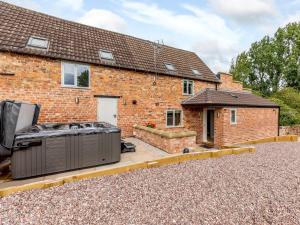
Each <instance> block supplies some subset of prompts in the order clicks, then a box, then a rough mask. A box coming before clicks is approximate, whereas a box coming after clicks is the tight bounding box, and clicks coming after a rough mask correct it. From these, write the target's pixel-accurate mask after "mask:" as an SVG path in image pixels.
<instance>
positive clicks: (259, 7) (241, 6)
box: [209, 0, 278, 23]
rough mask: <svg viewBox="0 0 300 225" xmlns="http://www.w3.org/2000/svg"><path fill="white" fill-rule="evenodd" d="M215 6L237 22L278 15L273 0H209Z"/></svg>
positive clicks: (259, 20) (265, 18)
mask: <svg viewBox="0 0 300 225" xmlns="http://www.w3.org/2000/svg"><path fill="white" fill-rule="evenodd" d="M209 2H210V3H211V5H212V6H213V8H214V9H215V10H216V11H217V12H219V13H220V14H223V15H225V16H228V17H230V18H232V19H234V20H235V21H237V22H241V23H243V22H245V23H257V22H262V21H264V20H268V19H269V18H270V17H274V16H276V15H277V13H278V12H277V9H276V6H275V3H274V1H273V0H251V1H245V0H226V1H225V0H209Z"/></svg>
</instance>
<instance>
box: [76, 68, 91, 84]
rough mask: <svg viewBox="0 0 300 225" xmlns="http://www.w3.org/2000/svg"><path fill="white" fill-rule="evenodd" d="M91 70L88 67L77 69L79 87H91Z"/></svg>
mask: <svg viewBox="0 0 300 225" xmlns="http://www.w3.org/2000/svg"><path fill="white" fill-rule="evenodd" d="M89 76H90V74H89V68H88V67H87V66H80V65H79V66H78V67H77V86H78V87H89Z"/></svg>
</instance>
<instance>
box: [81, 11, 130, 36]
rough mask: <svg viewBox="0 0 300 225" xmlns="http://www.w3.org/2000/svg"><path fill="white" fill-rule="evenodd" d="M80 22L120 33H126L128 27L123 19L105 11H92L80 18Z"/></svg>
mask: <svg viewBox="0 0 300 225" xmlns="http://www.w3.org/2000/svg"><path fill="white" fill-rule="evenodd" d="M78 22H80V23H83V24H86V25H90V26H94V27H99V28H103V29H107V30H111V31H118V32H122V31H124V30H125V29H126V27H127V24H126V21H125V20H124V19H123V18H122V17H120V16H119V15H117V14H115V13H113V12H111V11H109V10H104V9H91V10H89V11H87V12H86V13H85V14H84V15H83V16H82V17H80V18H79V20H78Z"/></svg>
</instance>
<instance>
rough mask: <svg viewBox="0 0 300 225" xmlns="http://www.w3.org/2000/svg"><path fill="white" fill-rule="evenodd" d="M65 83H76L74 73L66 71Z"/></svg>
mask: <svg viewBox="0 0 300 225" xmlns="http://www.w3.org/2000/svg"><path fill="white" fill-rule="evenodd" d="M64 85H75V79H74V74H70V73H65V75H64Z"/></svg>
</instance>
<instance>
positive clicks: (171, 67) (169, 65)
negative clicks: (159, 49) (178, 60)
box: [165, 63, 176, 70]
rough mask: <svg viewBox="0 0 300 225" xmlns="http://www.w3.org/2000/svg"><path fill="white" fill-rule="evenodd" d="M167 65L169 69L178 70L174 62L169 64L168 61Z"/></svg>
mask: <svg viewBox="0 0 300 225" xmlns="http://www.w3.org/2000/svg"><path fill="white" fill-rule="evenodd" d="M165 66H166V68H167V69H168V70H176V69H175V66H174V65H173V64H168V63H166V64H165Z"/></svg>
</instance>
